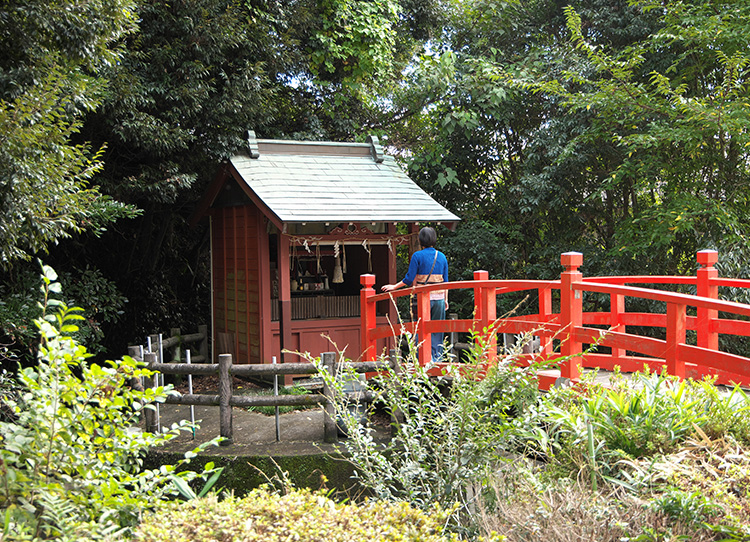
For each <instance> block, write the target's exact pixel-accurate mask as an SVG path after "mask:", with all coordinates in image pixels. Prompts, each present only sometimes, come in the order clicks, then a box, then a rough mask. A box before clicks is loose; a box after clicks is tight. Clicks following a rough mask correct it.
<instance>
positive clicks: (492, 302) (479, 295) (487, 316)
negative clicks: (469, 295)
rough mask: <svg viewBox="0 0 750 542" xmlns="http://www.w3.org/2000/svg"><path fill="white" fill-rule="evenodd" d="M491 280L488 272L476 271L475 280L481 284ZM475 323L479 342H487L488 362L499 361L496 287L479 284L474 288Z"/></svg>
mask: <svg viewBox="0 0 750 542" xmlns="http://www.w3.org/2000/svg"><path fill="white" fill-rule="evenodd" d="M489 279H490V274H489V272H487V271H474V280H475V281H478V282H481V281H487V280H489ZM474 313H475V314H474V321H475V322H478V323H479V329H477V330H476V331H477V332H478V334H479V335H478V336H477V340H482V341H485V343H484V344H485V347H486V351H487V361H489V362H492V361H495V360H496V359H497V331H496V330H495V329H494V324H495V320H496V319H497V297H496V288H495V287H494V286H485V285H482V284H479V285H477V286H475V287H474Z"/></svg>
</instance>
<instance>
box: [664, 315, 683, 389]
mask: <svg viewBox="0 0 750 542" xmlns="http://www.w3.org/2000/svg"><path fill="white" fill-rule="evenodd" d="M686 328H687V305H684V304H682V303H680V304H678V303H667V350H666V352H665V353H664V361H665V363H666V365H667V372H668V373H669V374H671V375H673V376H678V377H680V378H685V361H684V360H681V359H680V351H679V349H680V344H683V343H684V342H685V330H686Z"/></svg>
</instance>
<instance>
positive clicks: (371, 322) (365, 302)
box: [359, 275, 377, 361]
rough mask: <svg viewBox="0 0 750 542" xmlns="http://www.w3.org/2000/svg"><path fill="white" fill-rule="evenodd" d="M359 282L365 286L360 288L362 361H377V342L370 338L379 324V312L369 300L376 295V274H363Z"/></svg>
mask: <svg viewBox="0 0 750 542" xmlns="http://www.w3.org/2000/svg"><path fill="white" fill-rule="evenodd" d="M359 282H360V284H361V285H362V286H363V288H362V289H361V290H360V293H359V295H360V307H361V308H360V312H361V317H360V318H361V327H362V329H361V330H360V334H361V335H360V337H361V339H360V342H361V343H362V344H361V347H362V361H375V358H376V356H377V343H376V341H374V340H373V339H371V338H370V331H371V330H373V329H375V327H376V326H377V314H376V312H375V303H373V302H372V301H370V300H369V298H370V297H372V296H374V295H375V293H376V292H375V289H374V288H373V286H375V275H361V276H360V277H359Z"/></svg>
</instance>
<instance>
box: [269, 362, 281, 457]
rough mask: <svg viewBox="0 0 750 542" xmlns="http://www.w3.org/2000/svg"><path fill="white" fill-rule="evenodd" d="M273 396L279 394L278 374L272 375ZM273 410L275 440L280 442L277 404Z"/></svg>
mask: <svg viewBox="0 0 750 542" xmlns="http://www.w3.org/2000/svg"><path fill="white" fill-rule="evenodd" d="M271 363H272V364H274V365H276V356H273V357H272V358H271ZM273 396H274V397H278V396H279V375H278V374H274V375H273ZM274 410H275V411H276V442H280V441H281V426H280V425H279V407H278V405H277V406H276V407H274Z"/></svg>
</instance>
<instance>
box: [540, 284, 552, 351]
mask: <svg viewBox="0 0 750 542" xmlns="http://www.w3.org/2000/svg"><path fill="white" fill-rule="evenodd" d="M539 319H540V320H541V321H542V322H549V321H550V320H551V319H552V286H547V287H546V288H539ZM539 347H540V349H541V354H542V356H543V358H544V359H549V358H550V357H552V354H553V344H552V334H551V333H545V332H543V331H540V332H539Z"/></svg>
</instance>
